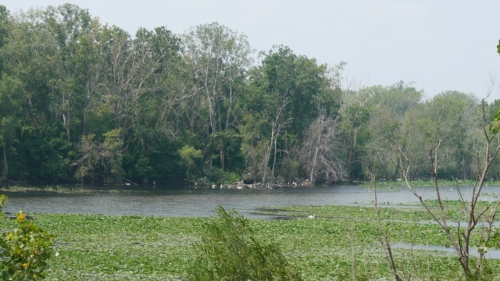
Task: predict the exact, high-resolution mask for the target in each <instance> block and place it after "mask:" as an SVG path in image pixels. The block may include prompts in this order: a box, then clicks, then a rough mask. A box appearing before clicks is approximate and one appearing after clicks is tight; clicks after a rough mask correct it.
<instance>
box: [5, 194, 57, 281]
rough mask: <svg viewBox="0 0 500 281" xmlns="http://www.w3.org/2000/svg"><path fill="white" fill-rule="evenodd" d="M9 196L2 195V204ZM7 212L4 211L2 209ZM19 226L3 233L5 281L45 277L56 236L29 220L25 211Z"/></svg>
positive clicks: (19, 218)
mask: <svg viewBox="0 0 500 281" xmlns="http://www.w3.org/2000/svg"><path fill="white" fill-rule="evenodd" d="M6 201H7V197H6V196H5V195H0V207H3V205H4V204H5V202H6ZM2 215H3V212H2ZM16 223H17V228H15V229H14V230H11V231H7V232H6V233H2V234H1V235H0V247H1V248H2V253H1V256H2V259H1V261H0V275H1V277H2V280H41V279H44V278H45V277H46V276H47V268H48V260H49V258H50V257H51V256H52V254H53V251H52V248H51V246H52V240H53V237H52V235H50V234H48V233H47V232H45V231H44V230H43V229H41V228H40V227H37V226H36V225H35V224H34V223H33V222H32V221H29V220H27V218H26V215H25V214H24V213H23V212H19V213H18V214H17V218H16Z"/></svg>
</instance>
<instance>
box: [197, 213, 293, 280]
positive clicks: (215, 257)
mask: <svg viewBox="0 0 500 281" xmlns="http://www.w3.org/2000/svg"><path fill="white" fill-rule="evenodd" d="M216 212H217V218H213V219H210V221H209V222H208V223H206V224H205V225H204V226H203V231H202V233H203V234H202V238H201V242H199V243H196V244H194V249H195V252H196V255H197V257H196V258H195V259H194V260H193V261H192V263H191V265H190V268H189V269H188V273H189V277H188V280H302V278H301V277H300V274H299V273H298V272H297V271H296V270H295V269H294V268H293V267H292V266H291V265H290V264H289V263H288V262H287V260H286V258H285V256H284V255H283V254H282V253H281V251H280V249H279V248H278V247H277V246H276V245H274V244H262V243H260V242H259V241H257V240H256V239H255V237H254V233H253V230H252V229H251V227H250V225H249V222H248V220H247V219H246V218H244V217H243V216H242V215H240V214H238V213H237V212H236V211H234V210H232V211H229V212H226V210H224V208H222V207H220V206H219V207H218V208H217V209H216Z"/></svg>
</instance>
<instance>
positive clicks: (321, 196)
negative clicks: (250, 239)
mask: <svg viewBox="0 0 500 281" xmlns="http://www.w3.org/2000/svg"><path fill="white" fill-rule="evenodd" d="M461 190H462V192H463V193H464V195H465V196H467V195H468V194H470V193H471V192H472V188H471V187H462V188H461ZM418 191H419V193H420V194H421V195H422V196H423V197H424V198H426V199H434V198H436V196H435V191H434V189H432V188H418ZM499 191H500V187H484V188H483V193H484V194H485V196H484V198H486V199H487V200H494V197H493V194H499ZM441 195H442V198H443V199H458V195H457V192H456V190H455V188H453V189H450V188H443V189H442V191H441ZM372 200H373V191H370V190H367V189H365V188H359V187H356V186H341V185H335V186H329V187H310V188H286V189H274V190H249V189H244V190H236V189H194V188H175V189H169V190H164V191H152V192H147V193H144V192H141V193H123V194H70V195H67V194H36V195H35V194H12V195H9V200H8V202H7V204H6V206H5V208H4V210H5V211H6V212H17V211H19V210H24V211H25V212H28V213H70V214H106V215H152V216H173V217H206V216H210V215H213V214H214V212H213V210H214V209H215V208H216V207H217V206H218V205H221V206H223V207H224V208H234V209H236V210H237V211H239V212H240V213H242V214H244V215H245V216H247V217H253V218H264V219H266V218H272V217H271V216H260V215H254V214H252V212H254V211H255V210H256V209H258V208H259V207H275V206H291V205H368V206H373V203H372ZM378 201H379V203H387V202H390V205H397V204H408V203H418V202H419V201H418V199H417V198H416V197H415V196H414V195H413V194H412V193H411V192H410V191H409V190H408V189H406V188H401V189H398V190H392V191H387V190H379V191H378ZM390 205H388V206H390Z"/></svg>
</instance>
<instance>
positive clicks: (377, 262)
mask: <svg viewBox="0 0 500 281" xmlns="http://www.w3.org/2000/svg"><path fill="white" fill-rule="evenodd" d="M262 212H264V213H273V214H276V215H280V216H295V217H296V218H295V219H292V220H252V221H251V225H252V227H253V228H254V230H255V233H257V234H258V238H259V239H262V240H264V241H273V242H275V243H277V244H279V245H280V246H281V248H282V249H283V251H284V253H285V254H286V255H287V257H288V258H289V260H290V262H291V263H292V264H294V265H295V266H296V267H297V268H299V269H300V270H301V272H302V274H303V277H304V279H305V280H344V279H346V278H349V279H351V272H352V260H353V259H354V270H355V272H356V274H358V275H365V276H366V277H369V278H370V279H371V278H374V279H378V278H382V277H384V276H385V277H389V276H390V273H389V269H388V266H387V264H386V262H385V259H384V256H383V252H382V250H381V248H380V245H379V243H378V237H380V235H379V231H378V227H377V225H376V220H374V215H375V214H374V211H373V208H363V207H345V206H324V207H310V206H301V207H290V208H280V209H279V210H275V209H263V210H262ZM311 214H315V215H316V218H315V219H307V218H304V217H307V215H311ZM33 216H34V218H35V220H36V223H37V225H39V226H41V227H43V228H44V229H46V230H47V231H49V232H50V233H53V234H55V236H56V240H55V241H56V243H55V245H54V250H55V252H57V253H59V255H58V256H57V257H56V256H54V257H53V258H52V259H51V260H50V275H49V278H48V279H49V280H182V278H183V276H184V275H185V270H186V267H187V266H188V264H189V260H190V258H191V257H193V252H192V247H191V245H192V243H193V242H195V241H198V240H199V233H200V229H201V225H202V224H203V223H204V221H206V220H208V219H209V218H165V217H146V216H121V217H118V216H104V215H57V214H34V215H33ZM427 218H428V217H426V215H425V213H424V212H422V211H421V210H416V209H392V208H391V209H389V208H387V209H386V208H384V209H383V219H384V224H385V226H386V227H387V229H388V230H389V233H390V239H391V241H392V242H394V243H395V242H401V243H415V244H429V245H442V246H449V245H447V239H446V238H445V237H444V234H442V232H441V231H440V229H439V227H438V226H437V225H434V224H425V223H424V224H422V223H415V221H419V220H426V219H427ZM1 221H2V225H1V228H2V229H5V228H7V227H8V228H11V227H13V222H12V221H10V220H1ZM476 241H477V238H476ZM395 252H396V256H397V257H398V258H397V260H398V261H399V262H400V263H402V264H405V265H406V267H407V270H408V271H410V270H415V272H414V275H415V274H416V277H418V278H417V279H434V278H435V279H436V280H445V279H446V278H448V279H452V280H453V279H455V278H457V275H456V274H457V272H459V268H458V266H457V265H458V264H457V263H456V261H455V258H454V256H453V255H451V254H445V253H442V252H424V251H413V252H412V251H410V250H402V249H395ZM490 266H491V267H492V269H493V270H494V271H495V272H497V273H499V274H500V263H499V262H498V261H496V260H492V261H491V262H490ZM499 274H497V275H499ZM351 280H352V279H351Z"/></svg>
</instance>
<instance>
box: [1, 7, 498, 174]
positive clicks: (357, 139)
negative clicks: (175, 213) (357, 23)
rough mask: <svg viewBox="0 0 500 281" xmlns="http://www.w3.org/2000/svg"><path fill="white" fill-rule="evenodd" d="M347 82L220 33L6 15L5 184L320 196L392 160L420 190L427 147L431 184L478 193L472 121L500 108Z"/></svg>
mask: <svg viewBox="0 0 500 281" xmlns="http://www.w3.org/2000/svg"><path fill="white" fill-rule="evenodd" d="M344 68H345V63H343V62H341V63H339V64H338V65H335V66H332V67H330V66H328V65H326V64H321V63H319V62H317V61H316V60H315V59H314V58H309V57H307V56H305V55H298V54H295V53H294V52H293V50H291V49H290V48H289V47H286V46H282V45H279V46H275V47H273V48H272V49H271V50H269V51H265V52H256V51H255V50H253V49H252V48H251V47H250V43H249V42H248V39H247V37H246V36H245V35H244V34H242V33H239V32H237V31H235V30H232V29H230V28H228V27H226V26H223V25H220V24H218V23H210V24H202V25H198V26H194V27H192V28H190V29H189V30H187V31H185V32H184V33H182V34H174V33H173V32H171V31H170V30H168V29H167V28H166V27H165V26H162V27H157V28H154V29H153V30H146V29H144V28H139V29H138V30H137V32H136V34H135V36H132V35H131V34H129V33H128V32H126V31H125V30H123V29H121V28H120V27H117V26H114V25H108V24H102V23H101V22H100V21H99V19H98V18H96V17H93V16H92V15H90V13H89V11H88V10H85V9H82V8H79V7H78V6H76V5H72V4H64V5H61V6H57V7H53V6H48V7H45V8H38V9H30V10H28V11H24V12H22V11H21V12H18V13H15V14H11V13H10V12H9V11H8V10H7V8H6V7H5V6H0V77H1V79H0V147H1V148H2V152H1V153H2V162H3V165H2V166H1V168H0V171H1V175H2V176H1V179H2V180H28V181H77V182H86V183H103V182H123V181H130V182H135V183H144V184H146V183H152V181H156V182H165V183H179V182H186V183H187V182H198V183H200V184H201V183H206V184H213V183H232V182H237V181H241V180H243V181H245V182H251V183H261V184H273V183H287V184H288V183H290V182H293V181H299V180H300V179H304V180H305V179H307V181H309V182H310V183H316V184H329V183H334V182H342V181H357V180H365V179H369V178H371V177H372V176H375V177H377V178H381V179H397V178H398V177H399V175H400V172H401V171H400V169H401V165H400V163H401V158H400V157H401V155H408V157H409V158H410V159H407V161H410V162H411V163H412V165H411V168H410V171H409V175H411V178H412V179H430V178H431V173H430V168H429V167H430V165H429V163H430V160H429V151H430V150H432V146H433V145H435V144H436V143H439V144H440V145H441V146H442V147H441V151H442V153H441V155H440V157H441V163H442V164H441V173H440V175H439V176H440V177H441V178H447V179H451V178H455V179H473V178H474V177H475V171H476V165H477V161H476V159H477V151H480V149H481V147H480V146H481V145H482V143H481V142H480V141H478V138H480V136H481V124H482V122H483V119H482V118H483V117H482V115H481V111H482V110H486V111H487V114H488V116H490V115H491V116H493V115H494V113H495V112H498V109H500V103H498V102H496V101H495V102H493V103H491V104H486V105H484V106H483V105H482V103H481V101H480V100H479V99H478V98H476V97H475V96H474V95H472V94H468V93H463V92H458V91H447V92H443V93H440V94H438V95H436V96H434V97H433V98H430V99H425V98H424V95H423V91H422V90H418V89H416V88H415V86H414V84H412V83H404V82H398V83H395V84H394V85H389V86H371V87H361V86H356V84H355V83H352V81H348V79H346V78H345V77H344V76H343V70H344ZM437 140H442V141H440V142H437ZM402 152H404V153H402ZM493 165H494V167H498V163H496V162H495V163H494V164H493ZM498 176H499V174H498V169H495V168H492V169H491V172H490V178H494V179H498Z"/></svg>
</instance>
